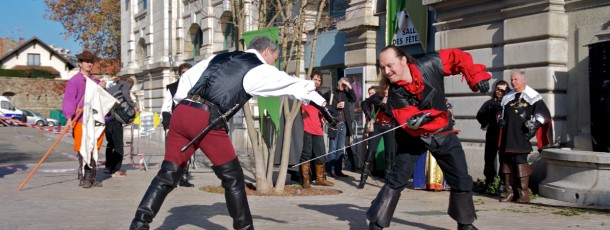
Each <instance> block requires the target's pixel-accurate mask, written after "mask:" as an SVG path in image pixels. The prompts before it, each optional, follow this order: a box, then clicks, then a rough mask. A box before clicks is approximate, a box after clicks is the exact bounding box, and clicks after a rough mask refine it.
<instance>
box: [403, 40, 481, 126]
mask: <svg viewBox="0 0 610 230" xmlns="http://www.w3.org/2000/svg"><path fill="white" fill-rule="evenodd" d="M438 54H439V56H440V58H441V61H442V63H443V74H444V75H445V76H451V75H455V74H458V73H462V74H463V78H462V79H466V82H467V83H468V86H469V87H470V89H471V90H472V91H473V92H475V91H476V90H477V89H476V84H477V83H479V81H482V80H489V79H491V75H489V73H487V72H485V65H482V64H474V63H473V61H472V56H471V55H470V54H469V53H466V52H464V51H462V50H460V49H455V48H454V49H446V50H440V51H439V52H438ZM409 70H410V71H411V78H412V79H413V80H412V81H411V82H406V81H398V82H396V83H395V84H396V85H399V86H403V87H404V88H405V89H406V90H408V91H409V92H411V93H412V94H415V95H417V98H418V99H420V100H421V97H422V95H421V94H422V91H423V90H424V83H423V79H422V77H421V73H420V72H419V69H417V67H416V65H415V64H409ZM443 96H444V95H443ZM426 112H430V117H431V118H432V121H430V122H429V123H426V124H423V125H422V126H420V127H419V129H417V130H412V129H410V128H408V127H407V126H403V129H405V130H406V131H407V133H409V134H410V135H412V136H419V135H425V134H431V133H434V132H436V131H437V130H439V129H441V128H443V127H445V126H447V124H449V114H448V113H447V111H439V110H436V109H429V110H419V109H418V108H417V107H416V106H407V107H405V108H396V109H393V110H392V113H393V114H394V118H396V121H397V122H398V124H401V125H402V124H404V123H405V122H406V121H407V119H408V118H410V117H411V116H413V115H416V114H419V113H426Z"/></svg>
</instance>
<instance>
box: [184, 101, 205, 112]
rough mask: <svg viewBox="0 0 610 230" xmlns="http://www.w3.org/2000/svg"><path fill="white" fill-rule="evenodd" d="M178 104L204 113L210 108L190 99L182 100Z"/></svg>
mask: <svg viewBox="0 0 610 230" xmlns="http://www.w3.org/2000/svg"><path fill="white" fill-rule="evenodd" d="M204 101H205V100H204ZM180 104H181V105H186V106H190V107H193V108H197V109H203V110H205V111H210V107H211V106H209V105H208V104H207V103H204V102H198V101H193V100H191V99H183V100H182V101H180Z"/></svg>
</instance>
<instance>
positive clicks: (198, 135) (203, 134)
mask: <svg viewBox="0 0 610 230" xmlns="http://www.w3.org/2000/svg"><path fill="white" fill-rule="evenodd" d="M240 107H241V106H240V104H236V105H235V106H233V108H231V109H229V110H228V111H227V112H225V113H223V114H222V115H220V116H219V117H217V118H216V119H214V120H213V121H212V122H210V124H208V126H207V127H205V129H203V131H201V132H200V133H199V134H197V136H196V137H195V138H193V140H191V141H190V142H189V143H188V144H186V145H185V146H184V147H182V148H181V149H180V152H184V151H186V149H188V148H189V147H191V145H193V144H194V143H195V142H196V141H198V140H199V139H201V138H203V137H204V136H205V135H207V134H208V133H209V132H210V130H212V128H214V126H216V125H217V124H218V123H220V122H223V121H224V120H225V119H226V118H227V117H230V116H231V115H233V114H234V113H235V111H236V110H237V109H238V108H240Z"/></svg>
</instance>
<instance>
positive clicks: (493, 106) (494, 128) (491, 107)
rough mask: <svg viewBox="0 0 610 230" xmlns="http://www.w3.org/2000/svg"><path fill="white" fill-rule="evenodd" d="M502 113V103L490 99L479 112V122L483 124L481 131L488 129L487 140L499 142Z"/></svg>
mask: <svg viewBox="0 0 610 230" xmlns="http://www.w3.org/2000/svg"><path fill="white" fill-rule="evenodd" d="M501 112H502V106H501V105H500V101H499V100H498V101H496V100H494V99H490V100H488V101H486V102H485V103H483V105H482V106H481V108H480V109H479V112H477V120H478V121H479V123H480V124H481V129H486V130H487V133H486V135H485V137H486V139H487V140H495V142H496V144H497V142H498V135H499V132H500V127H498V116H499V115H500V113H501Z"/></svg>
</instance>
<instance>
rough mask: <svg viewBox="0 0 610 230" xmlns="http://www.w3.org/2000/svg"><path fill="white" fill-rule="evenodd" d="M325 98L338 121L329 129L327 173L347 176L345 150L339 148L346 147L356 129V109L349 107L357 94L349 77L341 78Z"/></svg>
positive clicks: (334, 175) (335, 175)
mask: <svg viewBox="0 0 610 230" xmlns="http://www.w3.org/2000/svg"><path fill="white" fill-rule="evenodd" d="M324 98H325V99H326V101H328V103H329V110H330V112H331V114H332V116H333V117H334V118H336V119H337V122H338V123H337V126H336V127H329V129H328V152H329V153H330V154H328V156H327V158H326V173H328V175H331V176H332V177H347V175H345V174H343V172H342V170H343V155H344V154H343V151H337V150H339V149H343V148H345V138H346V137H349V136H351V135H352V134H353V133H354V131H355V130H354V127H352V125H351V124H352V121H354V111H353V110H350V109H348V108H350V107H351V103H354V102H356V94H355V93H354V90H352V85H351V84H350V83H349V81H347V78H341V79H339V82H338V83H337V88H334V89H331V90H329V91H328V92H327V93H325V94H324ZM335 151H337V152H335Z"/></svg>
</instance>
